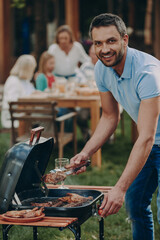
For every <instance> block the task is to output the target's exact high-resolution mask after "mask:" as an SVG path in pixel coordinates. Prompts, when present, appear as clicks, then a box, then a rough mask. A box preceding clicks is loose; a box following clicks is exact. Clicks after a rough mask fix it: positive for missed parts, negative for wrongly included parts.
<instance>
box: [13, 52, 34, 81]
mask: <svg viewBox="0 0 160 240" xmlns="http://www.w3.org/2000/svg"><path fill="white" fill-rule="evenodd" d="M36 66H37V63H36V60H35V58H34V57H33V56H32V55H27V54H24V55H21V56H20V57H19V58H18V59H17V61H16V63H15V64H14V66H13V67H12V69H11V71H10V75H14V76H17V77H18V78H19V79H24V80H26V79H29V80H30V79H32V77H33V73H34V70H35V68H36Z"/></svg>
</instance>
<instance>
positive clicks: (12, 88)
mask: <svg viewBox="0 0 160 240" xmlns="http://www.w3.org/2000/svg"><path fill="white" fill-rule="evenodd" d="M36 66H37V63H36V60H35V58H34V57H33V56H32V55H28V54H25V55H22V56H20V57H19V58H18V59H17V61H16V63H15V65H14V66H13V68H12V69H11V71H10V75H9V77H8V78H7V80H6V82H5V84H4V92H3V100H2V112H1V123H2V126H3V127H4V128H10V127H11V121H10V113H9V104H8V103H9V102H11V101H17V100H18V98H20V97H24V96H27V95H30V94H31V93H33V92H34V91H35V88H34V86H33V85H32V83H31V82H30V81H31V79H32V77H33V74H34V71H35V68H36ZM15 125H16V126H15V127H18V121H17V122H15Z"/></svg>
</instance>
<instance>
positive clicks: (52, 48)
mask: <svg viewBox="0 0 160 240" xmlns="http://www.w3.org/2000/svg"><path fill="white" fill-rule="evenodd" d="M56 46H57V45H56V44H55V43H54V44H51V45H50V46H49V48H48V53H50V54H51V55H53V56H54V55H55V49H56Z"/></svg>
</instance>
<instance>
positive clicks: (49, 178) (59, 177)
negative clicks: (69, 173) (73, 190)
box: [43, 172, 66, 184]
mask: <svg viewBox="0 0 160 240" xmlns="http://www.w3.org/2000/svg"><path fill="white" fill-rule="evenodd" d="M65 179H66V174H65V173H63V172H56V173H47V174H46V175H44V176H43V180H44V182H46V183H52V184H57V183H58V182H61V181H64V180H65Z"/></svg>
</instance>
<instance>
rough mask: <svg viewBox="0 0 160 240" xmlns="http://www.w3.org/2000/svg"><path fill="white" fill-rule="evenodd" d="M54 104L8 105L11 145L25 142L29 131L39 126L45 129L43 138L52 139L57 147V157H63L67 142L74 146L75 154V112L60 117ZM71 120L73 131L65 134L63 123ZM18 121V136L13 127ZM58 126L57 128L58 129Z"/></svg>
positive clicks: (19, 103)
mask: <svg viewBox="0 0 160 240" xmlns="http://www.w3.org/2000/svg"><path fill="white" fill-rule="evenodd" d="M56 107H57V103H56V102H49V101H48V102H46V101H42V102H36V103H35V102H30V101H27V102H26V101H24V102H22V101H16V102H10V103H9V111H10V115H11V124H12V127H11V142H12V145H14V144H16V143H17V142H21V141H25V140H26V139H28V138H29V136H30V130H31V129H32V128H34V127H37V126H39V125H41V126H43V127H44V128H45V130H44V132H43V136H44V137H46V138H48V137H53V138H54V142H55V145H56V146H57V147H58V151H59V157H63V148H64V146H65V145H66V144H68V143H69V142H73V144H74V154H76V153H77V135H76V115H77V113H76V112H71V113H68V114H65V115H63V116H61V117H56V115H57V108H56ZM70 118H72V119H73V131H72V132H69V133H68V132H65V129H64V124H65V121H66V120H68V119H70ZM17 120H18V121H19V127H18V134H17V128H16V127H15V121H17ZM58 123H59V124H58ZM58 125H59V127H58Z"/></svg>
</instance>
